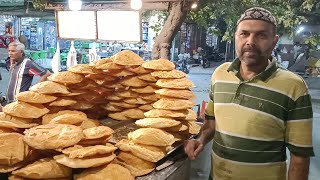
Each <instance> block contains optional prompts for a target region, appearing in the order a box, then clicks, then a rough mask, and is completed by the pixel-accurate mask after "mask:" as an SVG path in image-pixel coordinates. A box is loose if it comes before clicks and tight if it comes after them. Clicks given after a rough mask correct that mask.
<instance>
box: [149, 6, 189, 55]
mask: <svg viewBox="0 0 320 180" xmlns="http://www.w3.org/2000/svg"><path fill="white" fill-rule="evenodd" d="M190 6H191V5H190V3H189V2H187V0H180V1H179V2H174V3H171V9H170V14H169V17H168V19H167V21H166V22H165V24H164V26H163V28H162V30H161V32H160V34H159V35H158V36H157V37H156V38H155V41H154V45H153V49H152V59H160V58H163V59H169V54H170V47H171V43H172V40H173V38H174V36H175V35H176V33H177V32H178V30H179V28H180V27H181V25H182V23H183V21H184V20H185V18H186V16H187V14H188V12H189V11H190Z"/></svg>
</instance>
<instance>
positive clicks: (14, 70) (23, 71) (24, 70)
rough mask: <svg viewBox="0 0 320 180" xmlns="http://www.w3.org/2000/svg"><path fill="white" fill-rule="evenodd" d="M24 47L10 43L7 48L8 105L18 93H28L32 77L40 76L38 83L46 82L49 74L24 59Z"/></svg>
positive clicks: (17, 43)
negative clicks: (8, 68) (8, 71)
mask: <svg viewBox="0 0 320 180" xmlns="http://www.w3.org/2000/svg"><path fill="white" fill-rule="evenodd" d="M24 50H25V46H24V45H23V44H22V43H20V42H12V43H10V44H9V46H8V53H9V57H10V62H11V67H10V78H9V85H8V91H7V96H8V98H7V99H8V103H10V102H12V101H15V100H16V99H15V96H16V95H17V94H18V93H19V92H23V91H28V90H29V88H30V86H31V83H32V80H33V76H34V75H38V76H41V78H40V80H39V82H42V81H45V80H47V77H48V76H49V75H50V72H49V71H48V70H47V69H45V68H43V67H41V66H39V65H38V64H36V63H35V62H34V61H32V60H30V59H29V58H26V57H25V54H24Z"/></svg>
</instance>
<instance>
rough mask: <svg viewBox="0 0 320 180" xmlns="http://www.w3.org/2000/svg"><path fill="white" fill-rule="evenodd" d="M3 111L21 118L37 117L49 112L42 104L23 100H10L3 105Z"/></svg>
mask: <svg viewBox="0 0 320 180" xmlns="http://www.w3.org/2000/svg"><path fill="white" fill-rule="evenodd" d="M3 112H5V113H6V114H9V115H11V116H15V117H21V118H39V117H41V116H43V115H45V114H47V113H48V112H49V109H47V108H45V107H44V106H43V105H42V104H33V105H31V104H28V103H25V102H20V101H16V102H12V103H10V104H7V105H6V106H5V107H3Z"/></svg>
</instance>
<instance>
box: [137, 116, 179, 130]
mask: <svg viewBox="0 0 320 180" xmlns="http://www.w3.org/2000/svg"><path fill="white" fill-rule="evenodd" d="M135 124H136V125H137V126H140V127H150V128H168V127H173V126H177V125H179V124H180V121H176V120H174V119H171V118H144V119H140V120H137V121H136V122H135Z"/></svg>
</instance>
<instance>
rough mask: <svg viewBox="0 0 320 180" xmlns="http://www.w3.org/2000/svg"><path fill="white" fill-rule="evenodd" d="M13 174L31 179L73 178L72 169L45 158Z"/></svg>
mask: <svg viewBox="0 0 320 180" xmlns="http://www.w3.org/2000/svg"><path fill="white" fill-rule="evenodd" d="M12 174H14V175H18V176H21V177H24V178H31V179H49V178H64V177H71V175H72V169H71V168H69V167H67V166H64V165H61V164H59V163H57V162H56V161H55V160H54V159H52V158H44V159H40V160H38V161H36V162H34V163H32V164H29V165H27V166H25V167H23V168H21V169H18V170H16V171H13V172H12Z"/></svg>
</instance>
